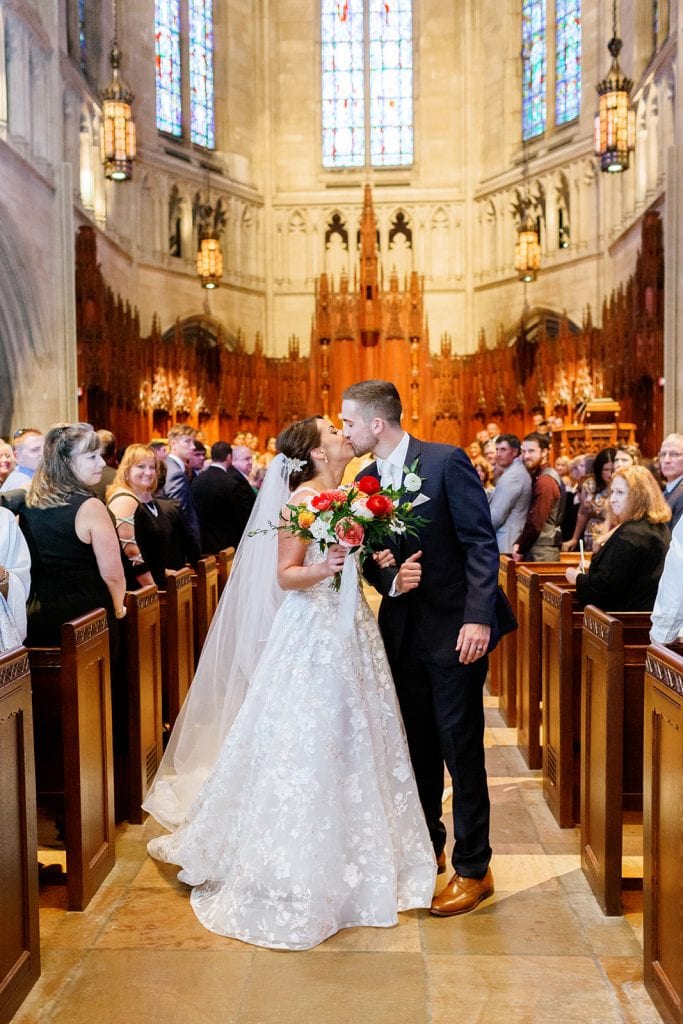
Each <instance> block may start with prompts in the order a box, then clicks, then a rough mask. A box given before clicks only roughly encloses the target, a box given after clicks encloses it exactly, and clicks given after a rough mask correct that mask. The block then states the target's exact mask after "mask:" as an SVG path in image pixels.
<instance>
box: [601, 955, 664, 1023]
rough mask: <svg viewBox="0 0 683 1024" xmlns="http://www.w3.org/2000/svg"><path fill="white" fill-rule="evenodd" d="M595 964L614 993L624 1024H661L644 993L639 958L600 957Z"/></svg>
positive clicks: (648, 997) (641, 963)
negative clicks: (600, 969)
mask: <svg viewBox="0 0 683 1024" xmlns="http://www.w3.org/2000/svg"><path fill="white" fill-rule="evenodd" d="M598 963H599V964H600V966H601V968H602V970H603V971H604V972H605V977H606V978H607V980H608V981H609V983H610V985H611V986H612V988H613V989H614V991H615V993H616V998H617V1001H618V1003H619V1006H620V1008H621V1012H622V1014H623V1017H624V1021H625V1024H662V1019H661V1017H660V1016H659V1013H658V1012H657V1010H656V1009H655V1006H654V1003H653V1002H652V1000H651V999H650V996H649V995H648V993H647V991H646V989H645V984H644V982H643V958H642V956H635V957H634V956H601V957H599V958H598Z"/></svg>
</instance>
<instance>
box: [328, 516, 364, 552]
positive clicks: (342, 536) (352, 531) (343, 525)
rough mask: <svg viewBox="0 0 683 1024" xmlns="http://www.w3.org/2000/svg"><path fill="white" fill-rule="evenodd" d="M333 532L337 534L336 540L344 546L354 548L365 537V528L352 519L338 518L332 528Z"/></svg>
mask: <svg viewBox="0 0 683 1024" xmlns="http://www.w3.org/2000/svg"><path fill="white" fill-rule="evenodd" d="M334 532H335V533H336V535H337V540H338V541H339V543H340V544H342V545H343V546H344V547H345V548H355V547H358V545H359V544H362V543H363V538H364V537H365V530H364V529H363V527H362V526H361V525H360V523H356V522H354V521H353V519H340V520H339V522H338V523H337V525H336V526H335V528H334Z"/></svg>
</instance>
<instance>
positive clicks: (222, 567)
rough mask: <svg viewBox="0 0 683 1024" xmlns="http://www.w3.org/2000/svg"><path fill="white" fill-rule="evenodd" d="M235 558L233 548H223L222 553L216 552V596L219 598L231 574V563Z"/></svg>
mask: <svg viewBox="0 0 683 1024" xmlns="http://www.w3.org/2000/svg"><path fill="white" fill-rule="evenodd" d="M234 558H235V549H234V548H223V550H222V551H219V552H218V596H219V597H220V596H221V594H222V593H223V591H224V590H225V588H226V586H227V583H228V580H229V579H230V573H231V572H232V563H233V561H234Z"/></svg>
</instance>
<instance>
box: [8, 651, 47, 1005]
mask: <svg viewBox="0 0 683 1024" xmlns="http://www.w3.org/2000/svg"><path fill="white" fill-rule="evenodd" d="M37 845H38V840H37V837H36V782H35V766H34V759H33V712H32V708H31V677H30V674H29V664H28V655H27V653H26V650H25V649H24V648H23V647H17V648H15V649H14V650H13V651H8V652H6V653H5V654H3V655H0V879H2V917H3V921H2V927H1V928H0V1022H2V1024H6V1022H7V1021H9V1020H10V1019H11V1018H12V1017H13V1016H14V1014H15V1013H16V1011H17V1009H18V1007H19V1006H20V1004H21V1003H22V1002H23V1000H24V999H25V998H26V996H27V994H28V992H29V991H30V990H31V988H32V987H33V985H34V984H35V983H36V981H37V980H38V978H39V977H40V938H39V932H38V872H37V871H36V849H37Z"/></svg>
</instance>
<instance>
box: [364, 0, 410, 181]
mask: <svg viewBox="0 0 683 1024" xmlns="http://www.w3.org/2000/svg"><path fill="white" fill-rule="evenodd" d="M412 6H413V5H412V2H411V0H392V2H391V3H388V2H386V0H370V4H369V38H368V55H369V68H370V161H371V163H372V165H373V166H374V167H396V166H405V165H406V164H412V162H413V11H412Z"/></svg>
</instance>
